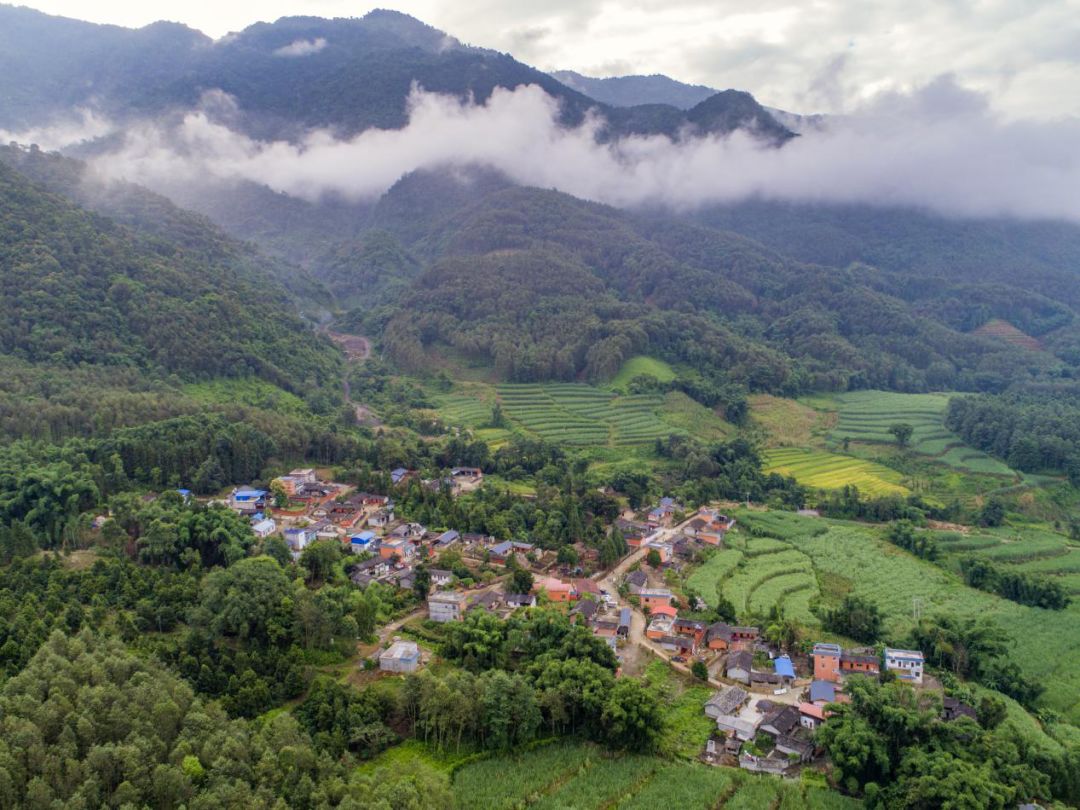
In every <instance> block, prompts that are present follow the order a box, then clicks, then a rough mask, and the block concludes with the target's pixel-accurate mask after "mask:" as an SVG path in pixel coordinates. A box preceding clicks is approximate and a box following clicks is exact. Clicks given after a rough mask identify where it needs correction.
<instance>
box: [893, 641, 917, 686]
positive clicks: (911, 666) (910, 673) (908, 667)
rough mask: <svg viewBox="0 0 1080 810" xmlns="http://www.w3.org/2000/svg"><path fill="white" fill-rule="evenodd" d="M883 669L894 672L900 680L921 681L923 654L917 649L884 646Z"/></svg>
mask: <svg viewBox="0 0 1080 810" xmlns="http://www.w3.org/2000/svg"><path fill="white" fill-rule="evenodd" d="M885 669H887V670H889V671H891V672H895V673H896V677H898V678H899V679H900V680H902V681H909V682H911V683H918V684H921V683H922V676H923V654H922V653H921V652H919V651H918V650H893V649H890V648H888V647H886V648H885Z"/></svg>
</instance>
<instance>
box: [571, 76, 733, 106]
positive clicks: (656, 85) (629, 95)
mask: <svg viewBox="0 0 1080 810" xmlns="http://www.w3.org/2000/svg"><path fill="white" fill-rule="evenodd" d="M551 75H552V76H554V77H555V78H556V79H558V80H559V81H560V82H562V83H563V84H565V85H566V86H567V87H570V88H572V89H574V90H577V91H578V92H579V93H584V94H585V95H587V96H588V97H589V98H595V99H596V100H597V101H602V102H603V103H604V104H610V105H611V106H613V107H633V106H635V105H637V104H668V105H670V106H672V107H678V108H679V109H680V110H689V109H690V108H691V107H694V106H696V105H697V104H700V103H701V102H703V101H704V100H705V99H707V98H708V97H709V96H712V95H715V94H716V92H717V91H716V90H714V89H713V88H711V87H705V86H704V85H700V84H685V83H683V82H680V81H676V80H675V79H672V78H670V77H668V76H662V75H660V74H658V73H654V74H653V75H651V76H609V77H607V78H603V79H597V78H593V77H592V76H582V75H581V74H580V73H576V72H574V71H572V70H557V71H555V72H554V73H552V74H551Z"/></svg>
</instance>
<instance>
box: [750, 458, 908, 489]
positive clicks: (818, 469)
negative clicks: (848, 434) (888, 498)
mask: <svg viewBox="0 0 1080 810" xmlns="http://www.w3.org/2000/svg"><path fill="white" fill-rule="evenodd" d="M765 471H766V472H776V473H780V474H781V475H790V476H791V477H792V478H794V479H795V480H796V481H798V482H799V483H800V484H804V485H805V486H808V487H813V488H815V489H841V488H843V487H845V486H847V485H849V484H850V485H852V486H855V487H858V489H859V492H862V493H864V494H867V495H907V494H908V489H907V487H905V486H904V485H903V483H902V482H903V478H902V476H901V475H900V473H898V472H897V471H896V470H892V469H889V468H888V467H885V466H883V465H881V464H875V463H874V462H873V461H866V460H864V459H859V458H852V457H851V456H844V455H840V454H838V453H828V452H825V451H824V450H804V449H801V448H797V447H779V448H776V449H773V450H767V451H765Z"/></svg>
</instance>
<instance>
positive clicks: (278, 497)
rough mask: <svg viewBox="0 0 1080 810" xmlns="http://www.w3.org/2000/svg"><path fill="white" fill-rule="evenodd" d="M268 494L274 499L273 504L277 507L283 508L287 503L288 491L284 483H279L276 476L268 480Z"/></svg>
mask: <svg viewBox="0 0 1080 810" xmlns="http://www.w3.org/2000/svg"><path fill="white" fill-rule="evenodd" d="M270 494H271V495H272V496H273V499H274V506H275V507H276V508H278V509H284V508H285V507H286V506H288V505H289V493H288V490H286V489H285V485H284V484H283V483H281V481H279V480H278V479H277V478H275V479H274V480H273V481H271V482H270Z"/></svg>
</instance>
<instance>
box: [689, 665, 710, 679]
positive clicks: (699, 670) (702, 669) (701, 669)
mask: <svg viewBox="0 0 1080 810" xmlns="http://www.w3.org/2000/svg"><path fill="white" fill-rule="evenodd" d="M690 672H691V673H693V675H694V677H695V678H697V679H698V680H702V681H707V680H709V668H708V667H707V666H706V665H705V662H704V661H694V663H693V664H691V665H690Z"/></svg>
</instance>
